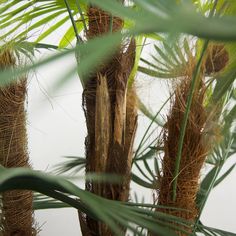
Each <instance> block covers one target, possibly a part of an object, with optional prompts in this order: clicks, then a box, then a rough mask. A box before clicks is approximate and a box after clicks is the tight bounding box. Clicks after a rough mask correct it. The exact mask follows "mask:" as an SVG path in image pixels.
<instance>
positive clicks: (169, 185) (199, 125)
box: [158, 44, 229, 236]
mask: <svg viewBox="0 0 236 236" xmlns="http://www.w3.org/2000/svg"><path fill="white" fill-rule="evenodd" d="M228 61H229V55H228V53H227V51H226V49H225V47H224V46H223V45H216V44H211V45H210V46H209V48H208V50H207V54H206V57H205V60H204V63H203V65H202V72H201V75H199V84H198V86H197V87H196V89H195V92H194V95H193V100H192V105H191V109H190V113H189V117H188V121H187V127H186V132H185V137H184V142H183V147H182V156H181V162H180V171H179V174H178V178H177V190H176V200H175V201H174V200H173V181H174V178H175V176H174V172H175V166H176V156H177V151H178V144H179V137H180V126H181V123H182V121H183V117H184V113H185V110H186V103H187V98H188V95H189V90H190V84H191V78H192V74H193V65H195V63H191V61H190V62H189V67H188V70H186V76H185V78H184V79H182V81H181V82H180V83H179V84H177V86H176V88H175V96H174V100H173V102H172V107H171V110H170V113H169V115H168V117H167V123H166V125H165V128H164V136H163V142H164V150H165V155H164V157H163V173H162V176H161V178H160V180H159V184H160V187H159V196H158V203H159V204H160V205H163V206H169V207H175V208H179V209H183V210H170V209H162V210H161V211H162V212H165V213H169V214H172V215H175V216H178V217H180V218H183V219H185V220H188V221H190V222H192V223H194V222H195V220H196V217H197V216H198V214H199V212H198V208H197V203H196V197H197V193H198V190H199V178H200V171H201V169H202V166H203V164H204V162H205V158H206V156H207V154H208V153H209V151H210V150H211V139H212V137H209V136H208V135H207V134H206V132H205V128H206V127H207V122H208V119H209V117H208V115H209V114H208V112H206V109H205V108H204V95H205V86H204V80H205V78H204V74H205V75H210V74H214V73H217V72H219V71H221V70H223V69H224V68H225V67H226V66H227V64H228ZM190 65H192V66H190ZM215 116H217V115H215ZM212 133H214V131H213V130H212ZM159 211H160V210H159ZM182 229H183V230H185V231H188V232H189V234H191V231H192V230H191V229H190V228H186V227H182ZM177 234H178V235H181V236H183V235H186V233H183V232H181V231H177Z"/></svg>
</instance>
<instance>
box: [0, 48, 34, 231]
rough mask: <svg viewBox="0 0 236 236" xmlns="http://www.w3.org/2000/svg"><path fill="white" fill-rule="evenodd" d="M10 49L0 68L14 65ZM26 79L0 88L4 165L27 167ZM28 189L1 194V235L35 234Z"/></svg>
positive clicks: (0, 146) (0, 143)
mask: <svg viewBox="0 0 236 236" xmlns="http://www.w3.org/2000/svg"><path fill="white" fill-rule="evenodd" d="M15 65H16V61H15V58H14V56H13V54H12V53H11V52H10V51H5V52H3V53H1V54H0V70H4V69H6V68H10V67H14V66H15ZM25 96H26V79H22V80H19V81H16V83H14V84H11V85H8V86H7V87H4V88H0V163H1V165H3V166H4V167H7V168H11V167H30V165H29V158H28V152H27V134H26V113H25V108H24V103H25ZM32 200H33V196H32V192H31V191H28V190H27V191H21V190H20V191H19V190H14V191H7V192H4V193H3V194H2V205H3V206H2V219H1V221H2V222H1V225H2V226H3V235H4V236H13V235H14V236H16V235H17V236H31V235H35V233H34V232H33V229H32V224H33V217H32V212H33V210H32Z"/></svg>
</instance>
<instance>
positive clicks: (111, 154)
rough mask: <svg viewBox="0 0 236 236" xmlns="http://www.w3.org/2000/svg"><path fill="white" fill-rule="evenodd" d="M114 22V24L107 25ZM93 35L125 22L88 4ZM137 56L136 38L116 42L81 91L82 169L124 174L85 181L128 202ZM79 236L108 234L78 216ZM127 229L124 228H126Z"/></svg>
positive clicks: (99, 225)
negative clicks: (108, 180)
mask: <svg viewBox="0 0 236 236" xmlns="http://www.w3.org/2000/svg"><path fill="white" fill-rule="evenodd" d="M111 21H112V24H111ZM88 22H89V27H88V32H87V37H88V39H91V38H93V37H95V36H99V35H101V34H104V33H108V32H109V31H111V30H112V31H113V32H114V31H118V30H121V28H122V25H123V21H122V20H121V19H120V18H117V17H113V19H111V16H110V14H109V13H107V12H104V11H102V10H101V9H98V8H96V7H90V8H89V9H88ZM134 58H135V42H134V40H130V42H129V43H126V46H125V45H120V47H119V48H117V51H116V52H115V54H114V55H113V57H112V58H111V59H110V60H108V61H107V62H106V63H103V65H102V66H101V67H100V68H99V69H98V70H97V71H96V72H95V73H93V74H92V75H90V76H89V78H88V79H87V83H86V85H85V89H84V93H83V102H84V104H83V105H84V111H85V116H86V123H87V130H88V135H87V138H86V142H85V144H86V158H87V165H86V172H87V173H88V172H89V173H91V172H92V173H97V174H104V173H107V174H117V175H122V176H123V177H124V178H123V181H122V182H121V183H119V184H105V183H96V182H92V181H87V182H86V190H88V191H90V192H92V193H94V194H97V195H99V196H102V197H105V198H108V199H112V200H119V201H127V200H128V196H129V184H130V174H131V161H132V160H131V159H132V147H133V140H134V136H135V131H136V126H137V111H136V96H135V89H134V88H128V85H127V83H128V78H129V75H130V73H131V70H132V68H133V64H134ZM80 222H81V228H82V233H83V235H96V236H99V235H101V236H109V235H113V234H112V232H111V231H110V230H109V229H108V228H107V226H106V225H104V224H103V223H101V222H97V221H95V220H93V219H91V218H89V217H88V216H82V215H80ZM124 230H125V229H124Z"/></svg>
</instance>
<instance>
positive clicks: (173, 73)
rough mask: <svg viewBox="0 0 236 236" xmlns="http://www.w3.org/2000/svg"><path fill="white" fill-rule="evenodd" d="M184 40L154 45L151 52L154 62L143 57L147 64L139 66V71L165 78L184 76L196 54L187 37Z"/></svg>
mask: <svg viewBox="0 0 236 236" xmlns="http://www.w3.org/2000/svg"><path fill="white" fill-rule="evenodd" d="M181 41H182V42H179V43H173V44H172V45H169V44H168V43H166V42H165V41H163V42H161V43H160V45H154V53H152V54H151V58H152V62H150V61H149V60H147V59H144V58H141V61H142V62H143V64H144V65H145V66H139V71H140V72H142V73H145V74H147V75H149V76H152V77H156V78H163V79H171V78H178V77H182V76H184V75H185V74H186V72H187V71H188V67H191V63H193V60H194V55H193V53H194V52H192V50H191V46H190V42H189V40H188V39H187V38H184V39H183V40H181Z"/></svg>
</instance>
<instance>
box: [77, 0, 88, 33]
mask: <svg viewBox="0 0 236 236" xmlns="http://www.w3.org/2000/svg"><path fill="white" fill-rule="evenodd" d="M75 2H76V6H77V7H78V11H79V14H80V16H81V19H82V22H83V25H84V30H85V32H86V33H87V32H88V28H87V26H86V21H85V18H84V14H83V11H82V8H81V7H80V4H79V1H78V0H76V1H75Z"/></svg>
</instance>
